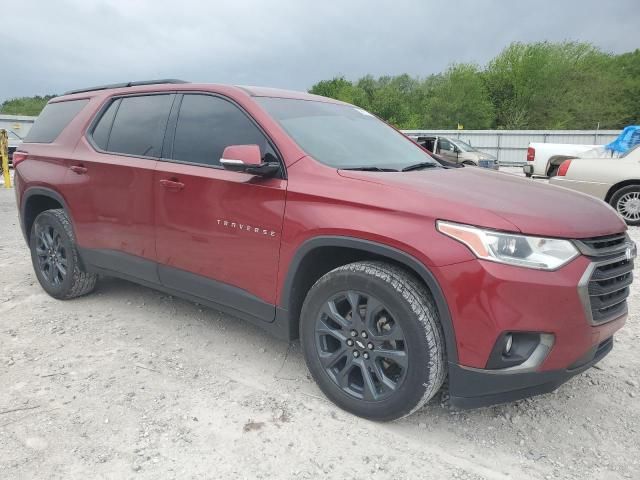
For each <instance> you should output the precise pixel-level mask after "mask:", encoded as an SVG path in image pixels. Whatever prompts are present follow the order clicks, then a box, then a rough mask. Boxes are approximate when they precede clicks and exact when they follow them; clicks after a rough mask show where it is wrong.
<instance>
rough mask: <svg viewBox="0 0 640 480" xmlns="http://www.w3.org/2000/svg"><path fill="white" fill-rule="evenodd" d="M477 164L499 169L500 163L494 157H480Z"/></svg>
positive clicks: (482, 166)
mask: <svg viewBox="0 0 640 480" xmlns="http://www.w3.org/2000/svg"><path fill="white" fill-rule="evenodd" d="M478 166H479V167H481V168H488V169H489V170H499V169H500V165H499V164H498V161H497V160H494V159H482V160H478Z"/></svg>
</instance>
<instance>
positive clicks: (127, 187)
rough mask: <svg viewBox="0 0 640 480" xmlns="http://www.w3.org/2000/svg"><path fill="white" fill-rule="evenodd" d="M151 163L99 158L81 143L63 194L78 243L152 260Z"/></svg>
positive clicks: (109, 156)
mask: <svg viewBox="0 0 640 480" xmlns="http://www.w3.org/2000/svg"><path fill="white" fill-rule="evenodd" d="M157 163H158V162H157V161H156V160H153V159H146V158H136V157H130V156H123V155H112V154H108V153H98V152H96V151H95V150H93V148H92V147H91V146H90V145H89V143H88V142H87V140H86V139H85V138H83V139H82V140H81V141H80V143H79V144H78V146H77V148H76V149H75V151H74V153H73V155H72V158H71V159H70V160H69V165H80V166H82V167H84V168H86V173H81V174H78V173H75V172H73V171H71V170H69V171H68V172H67V175H66V177H65V181H64V184H63V185H62V188H61V192H62V194H63V196H64V198H65V199H66V201H67V205H68V206H69V210H70V212H71V215H72V217H73V221H74V228H75V232H76V238H77V241H78V244H79V245H81V246H83V247H85V248H95V249H107V250H116V251H121V252H124V253H128V254H131V255H135V256H138V257H142V258H145V259H148V260H152V261H155V260H156V247H155V227H154V217H153V211H154V204H153V175H154V171H155V168H156V164H157Z"/></svg>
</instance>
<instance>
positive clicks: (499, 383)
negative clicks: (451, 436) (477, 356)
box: [449, 337, 613, 408]
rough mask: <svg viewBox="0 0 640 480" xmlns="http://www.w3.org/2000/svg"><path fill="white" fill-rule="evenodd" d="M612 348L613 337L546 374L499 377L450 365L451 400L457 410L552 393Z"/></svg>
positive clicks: (491, 372)
mask: <svg viewBox="0 0 640 480" xmlns="http://www.w3.org/2000/svg"><path fill="white" fill-rule="evenodd" d="M612 348H613V337H610V338H608V339H606V340H604V341H603V342H601V343H600V344H598V345H596V346H594V347H593V348H591V349H590V350H589V351H588V352H587V353H586V354H585V355H584V356H583V357H582V358H580V359H579V360H578V361H576V362H574V363H573V364H572V365H570V366H569V367H567V368H564V369H558V370H551V371H546V372H525V373H514V374H498V373H495V372H494V371H491V370H479V369H473V368H467V367H463V366H460V365H457V364H450V365H449V401H450V403H451V405H453V406H454V407H457V408H478V407H486V406H490V405H496V404H500V403H507V402H513V401H516V400H521V399H523V398H527V397H532V396H535V395H541V394H543V393H549V392H552V391H554V390H555V389H557V388H558V387H559V386H560V385H562V384H563V383H565V382H566V381H567V380H569V379H570V378H571V377H573V376H574V375H577V374H579V373H582V372H584V371H585V370H587V369H589V368H591V367H592V366H594V365H595V364H596V363H598V362H599V361H600V360H602V359H603V358H604V357H605V356H606V355H607V354H608V353H609V352H610V351H611V349H612Z"/></svg>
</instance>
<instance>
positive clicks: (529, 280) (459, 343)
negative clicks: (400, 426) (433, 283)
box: [434, 255, 627, 407]
mask: <svg viewBox="0 0 640 480" xmlns="http://www.w3.org/2000/svg"><path fill="white" fill-rule="evenodd" d="M593 263H594V261H593V259H591V258H590V257H587V256H585V255H581V256H579V257H577V258H576V259H574V260H573V261H572V262H570V263H569V264H567V265H565V266H564V267H562V268H560V269H559V270H556V271H551V272H549V271H540V270H532V269H526V268H520V267H514V266H509V265H502V264H498V263H494V262H488V261H484V260H471V261H467V262H461V263H457V264H452V265H447V266H443V267H440V268H438V269H437V272H434V273H436V276H437V277H438V280H439V283H440V285H441V286H442V288H443V293H444V294H445V297H446V299H447V303H448V306H449V309H450V313H451V320H452V324H453V330H454V332H455V341H456V349H457V359H454V360H455V361H454V360H452V362H451V363H450V365H449V393H450V396H451V402H452V404H453V405H456V406H459V407H477V406H483V405H491V404H495V403H503V402H508V401H513V400H516V399H520V398H523V397H528V396H531V395H537V394H541V393H546V392H550V391H552V390H554V389H556V388H557V387H558V386H559V385H561V384H562V383H564V382H565V381H567V380H568V379H569V378H571V377H572V376H574V375H576V374H578V373H580V372H582V371H583V370H585V369H587V368H589V367H590V366H592V365H593V364H595V363H596V362H598V361H599V360H600V359H601V358H603V357H604V356H605V355H606V354H607V353H608V352H609V351H610V350H611V346H612V338H613V335H614V333H615V332H616V331H617V330H619V329H620V328H622V326H623V325H624V323H625V321H626V318H627V315H626V309H624V310H623V311H622V310H621V311H619V312H618V313H616V315H617V316H615V317H613V318H610V319H607V321H606V322H605V323H601V324H594V323H593V322H592V321H591V320H590V319H589V318H588V313H589V312H588V310H587V309H586V308H585V303H584V298H583V294H584V289H585V285H584V275H585V272H588V271H589V270H590V268H591V266H592V265H593ZM581 292H582V295H581ZM505 332H516V333H517V332H523V333H524V332H538V333H539V334H541V335H543V334H544V335H545V336H553V343H552V346H551V348H550V349H549V351H548V353H547V354H546V355H545V356H544V357H541V358H539V359H538V361H536V362H535V364H534V365H532V368H526V369H517V368H515V369H511V371H506V369H501V368H495V369H492V368H493V367H490V366H489V359H490V358H491V355H492V351H493V350H494V348H495V346H496V345H497V342H498V340H499V339H500V338H502V337H503V336H504V334H505ZM523 366H524V364H523Z"/></svg>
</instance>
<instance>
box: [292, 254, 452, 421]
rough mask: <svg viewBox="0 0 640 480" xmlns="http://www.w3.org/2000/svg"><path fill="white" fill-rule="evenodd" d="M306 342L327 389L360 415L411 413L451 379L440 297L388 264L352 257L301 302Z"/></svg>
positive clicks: (313, 365)
mask: <svg viewBox="0 0 640 480" xmlns="http://www.w3.org/2000/svg"><path fill="white" fill-rule="evenodd" d="M353 305H357V306H358V308H357V311H358V315H357V316H356V318H355V319H354V318H353V317H352V312H353ZM398 327H399V328H398ZM354 331H355V332H356V334H357V336H352V335H353V332H354ZM362 332H365V333H367V336H366V337H365V336H364V333H362ZM300 341H301V344H302V349H303V352H304V356H305V360H306V362H307V366H308V368H309V371H310V372H311V375H312V376H313V378H314V379H315V381H316V382H317V383H318V386H319V387H320V389H321V390H322V391H323V392H324V394H325V395H326V396H327V397H328V398H329V399H330V400H332V401H333V402H334V403H335V404H336V405H338V406H339V407H340V408H342V409H344V410H346V411H348V412H351V413H353V414H354V415H357V416H359V417H364V418H368V419H370V420H377V421H390V420H395V419H398V418H401V417H404V416H407V415H409V414H411V413H413V412H414V411H416V410H418V409H419V408H420V407H422V406H423V405H424V404H425V403H426V402H427V401H429V400H430V399H431V398H432V397H433V396H434V395H435V394H436V393H437V392H438V391H439V390H440V387H441V386H442V384H443V382H444V378H445V365H446V361H445V343H444V335H443V333H442V328H441V326H440V322H439V319H438V314H437V309H436V307H435V303H434V301H433V298H432V297H431V294H430V293H429V291H428V290H427V288H426V287H425V286H424V285H423V284H422V283H421V282H419V281H418V280H417V279H416V278H415V277H414V276H413V275H411V274H410V273H408V272H407V271H405V270H403V269H402V268H399V267H397V266H394V265H391V264H388V263H385V262H379V261H366V262H356V263H351V264H348V265H344V266H342V267H338V268H336V269H335V270H332V271H331V272H329V273H327V274H326V275H324V276H323V277H322V278H320V280H318V281H317V282H316V284H315V285H313V287H311V289H310V290H309V293H308V294H307V298H306V299H305V302H304V305H303V307H302V313H301V320H300ZM349 342H351V345H349ZM354 352H358V354H357V355H358V356H357V357H355V355H356V354H355V353H354ZM365 375H366V378H367V380H368V381H367V380H365Z"/></svg>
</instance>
